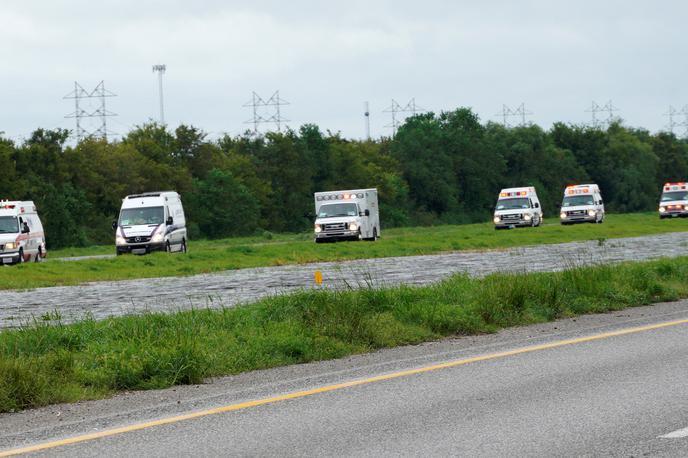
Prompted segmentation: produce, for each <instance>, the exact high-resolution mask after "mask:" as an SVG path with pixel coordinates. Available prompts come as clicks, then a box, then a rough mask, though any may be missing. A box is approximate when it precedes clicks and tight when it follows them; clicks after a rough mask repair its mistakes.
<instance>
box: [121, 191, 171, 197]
mask: <svg viewBox="0 0 688 458" xmlns="http://www.w3.org/2000/svg"><path fill="white" fill-rule="evenodd" d="M166 192H175V191H155V192H142V193H141V194H131V195H129V196H127V197H126V198H127V199H136V198H138V197H160V194H164V193H166Z"/></svg>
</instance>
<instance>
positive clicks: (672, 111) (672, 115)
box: [664, 105, 681, 134]
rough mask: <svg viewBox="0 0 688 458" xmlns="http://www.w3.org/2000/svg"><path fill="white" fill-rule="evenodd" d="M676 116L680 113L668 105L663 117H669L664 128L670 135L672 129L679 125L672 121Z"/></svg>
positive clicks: (672, 131)
mask: <svg viewBox="0 0 688 458" xmlns="http://www.w3.org/2000/svg"><path fill="white" fill-rule="evenodd" d="M677 114H680V112H679V111H678V110H676V108H674V107H673V106H671V105H669V110H668V111H667V112H666V113H664V116H668V117H669V123H668V124H667V125H666V126H665V127H666V128H667V129H668V130H669V132H671V133H672V134H673V133H674V128H675V127H677V126H680V125H681V123H680V122H676V121H674V118H675V117H676V115H677Z"/></svg>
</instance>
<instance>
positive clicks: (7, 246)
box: [5, 242, 17, 250]
mask: <svg viewBox="0 0 688 458" xmlns="http://www.w3.org/2000/svg"><path fill="white" fill-rule="evenodd" d="M15 248H17V244H16V243H14V242H10V243H6V244H5V249H6V250H14V249H15Z"/></svg>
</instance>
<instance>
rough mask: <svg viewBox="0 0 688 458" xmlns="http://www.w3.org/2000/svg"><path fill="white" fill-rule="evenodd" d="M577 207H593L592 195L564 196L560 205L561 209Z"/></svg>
mask: <svg viewBox="0 0 688 458" xmlns="http://www.w3.org/2000/svg"><path fill="white" fill-rule="evenodd" d="M578 205H595V199H594V198H593V196H592V194H587V195H582V196H566V197H564V200H563V201H562V203H561V206H562V207H575V206H578Z"/></svg>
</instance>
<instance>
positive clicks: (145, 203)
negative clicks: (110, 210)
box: [112, 191, 187, 255]
mask: <svg viewBox="0 0 688 458" xmlns="http://www.w3.org/2000/svg"><path fill="white" fill-rule="evenodd" d="M112 228H113V229H115V245H116V247H117V254H118V255H120V254H123V253H133V254H146V253H150V252H151V251H167V252H173V251H177V252H182V253H186V250H187V236H186V218H185V217H184V208H182V200H181V198H180V197H179V194H177V193H176V192H174V191H163V192H146V193H143V194H133V195H130V196H127V197H125V198H124V199H123V200H122V209H121V210H120V212H119V219H118V220H117V221H115V222H114V223H112Z"/></svg>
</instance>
